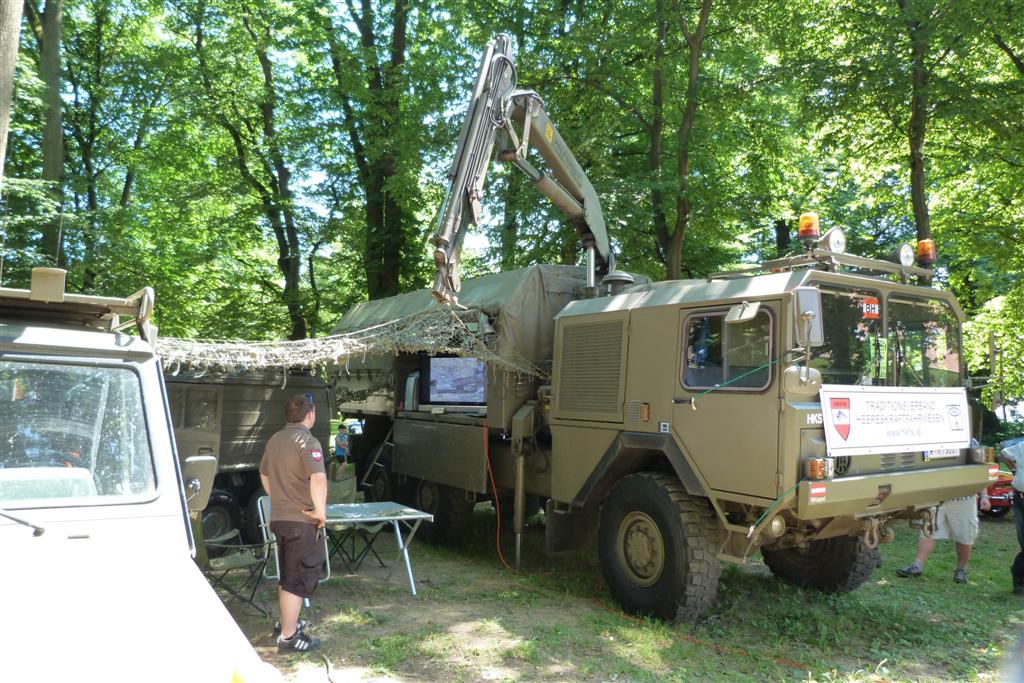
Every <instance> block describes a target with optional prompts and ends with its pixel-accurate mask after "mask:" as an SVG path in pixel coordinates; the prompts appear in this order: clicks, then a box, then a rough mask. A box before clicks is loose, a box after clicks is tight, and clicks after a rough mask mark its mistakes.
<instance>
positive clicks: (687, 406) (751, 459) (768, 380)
mask: <svg viewBox="0 0 1024 683" xmlns="http://www.w3.org/2000/svg"><path fill="white" fill-rule="evenodd" d="M754 309H755V310H756V312H755V313H753V314H750V311H749V310H748V311H746V312H744V313H743V314H742V315H737V310H736V308H735V307H733V310H732V313H731V314H730V308H728V307H716V308H706V309H683V310H681V311H680V313H679V326H680V349H679V355H678V356H679V367H678V372H677V373H676V382H675V392H674V401H673V415H672V428H673V430H674V432H675V435H676V438H677V439H678V440H679V442H680V443H681V444H682V447H683V450H684V451H685V452H686V453H687V454H688V455H689V456H690V457H691V458H692V459H693V462H694V464H695V465H696V466H697V468H698V469H699V470H700V472H701V474H702V475H703V477H704V479H705V481H707V483H708V485H709V486H710V487H711V488H712V489H714V490H716V491H721V492H727V493H735V494H740V495H745V496H754V497H759V498H775V497H776V496H777V495H778V491H777V489H778V471H779V467H778V465H779V462H778V450H779V444H778V441H779V398H778V396H779V389H778V372H777V367H776V366H777V363H772V359H773V358H774V357H775V356H777V355H778V348H777V345H778V342H777V338H778V321H779V320H780V315H779V311H778V309H777V307H775V306H774V305H773V304H771V303H768V302H762V303H760V304H755V305H754Z"/></svg>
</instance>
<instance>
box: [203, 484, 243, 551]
mask: <svg viewBox="0 0 1024 683" xmlns="http://www.w3.org/2000/svg"><path fill="white" fill-rule="evenodd" d="M241 519H242V511H241V509H240V508H239V505H238V499H237V498H235V497H234V495H232V494H231V493H229V492H228V491H225V490H224V489H214V490H213V491H212V492H211V493H210V502H209V503H207V505H206V509H205V510H203V538H204V539H206V540H207V541H209V540H211V539H214V538H217V537H218V536H223V535H224V534H226V533H227V532H229V531H231V530H232V529H238V528H239V524H240V523H241Z"/></svg>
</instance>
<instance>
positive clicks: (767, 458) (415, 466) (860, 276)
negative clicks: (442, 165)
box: [335, 36, 997, 619]
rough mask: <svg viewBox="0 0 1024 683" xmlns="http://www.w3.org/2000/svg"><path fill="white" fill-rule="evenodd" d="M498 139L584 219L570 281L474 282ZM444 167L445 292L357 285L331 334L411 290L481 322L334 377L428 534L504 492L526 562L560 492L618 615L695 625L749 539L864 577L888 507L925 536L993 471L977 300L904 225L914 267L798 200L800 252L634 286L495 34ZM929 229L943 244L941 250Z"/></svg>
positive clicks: (784, 561) (834, 577)
mask: <svg viewBox="0 0 1024 683" xmlns="http://www.w3.org/2000/svg"><path fill="white" fill-rule="evenodd" d="M515 123H519V124H521V128H519V129H516V128H514V127H513V124H515ZM531 131H532V133H531ZM495 144H498V145H499V147H498V150H497V152H496V153H494V154H493V155H492V149H493V146H494V145H495ZM531 148H533V149H536V150H537V151H538V152H539V153H540V155H541V156H542V157H543V158H544V160H545V162H547V166H548V168H549V169H550V173H548V172H545V171H542V170H539V169H537V168H535V167H534V166H533V165H532V164H530V163H529V162H528V161H527V160H526V158H525V155H526V152H527V150H529V149H531ZM492 156H493V158H494V159H496V160H497V161H499V162H507V163H511V164H513V165H514V166H515V167H517V168H519V169H520V170H522V171H523V172H524V173H526V174H527V175H528V176H529V177H530V179H531V180H532V181H533V182H534V186H535V187H536V188H537V189H538V191H540V192H541V193H543V194H544V195H546V196H548V197H549V198H551V200H552V201H553V202H554V203H555V204H556V206H558V207H559V208H560V209H562V210H563V211H565V213H566V215H567V216H568V217H569V219H570V221H571V222H572V223H574V224H575V225H576V227H577V229H578V231H579V234H580V237H581V241H582V243H583V246H584V249H585V254H586V265H585V266H584V267H583V268H582V269H579V270H575V271H573V272H574V273H576V275H575V280H573V286H572V287H569V286H562V282H561V281H560V280H558V279H556V278H553V277H552V278H549V277H548V275H547V274H548V273H554V272H558V273H568V272H569V271H568V270H564V269H555V270H549V269H551V268H552V267H551V266H540V267H536V268H534V269H526V270H524V271H518V272H513V273H502V274H499V275H491V276H484V277H482V278H479V279H478V280H472V281H468V282H466V283H465V286H464V287H463V286H462V283H461V282H460V280H459V277H458V260H459V254H460V251H461V245H462V240H463V238H464V235H465V232H466V229H467V227H468V226H469V225H471V224H475V223H476V222H477V219H478V216H479V215H480V214H481V212H480V198H481V192H482V189H483V184H484V178H485V174H486V169H487V166H488V163H489V161H490V160H491V158H492ZM450 179H451V183H450V185H449V188H448V194H447V195H446V198H445V201H444V204H443V205H442V209H441V212H440V217H439V220H438V227H437V231H436V232H435V234H434V237H433V238H432V240H431V241H432V243H433V245H434V246H435V255H434V257H435V264H436V276H435V281H434V286H433V289H432V294H433V301H431V300H430V299H429V298H428V294H427V293H426V292H415V293H412V294H405V295H401V296H397V297H392V298H390V299H384V300H380V301H373V302H369V303H365V304H361V305H359V306H357V307H356V308H354V309H353V310H352V311H351V312H350V313H349V314H348V315H346V316H345V317H344V318H343V319H342V321H341V323H340V325H339V327H338V328H337V329H336V331H337V332H346V331H350V330H354V329H357V328H367V327H371V326H374V325H378V326H380V325H385V324H388V325H392V326H394V325H400V324H401V323H402V321H403V320H409V321H416V320H418V319H417V318H416V317H415V315H413V313H412V312H413V311H415V310H421V311H423V312H424V313H422V314H421V315H429V314H430V312H431V311H443V310H449V311H451V314H452V315H454V316H456V317H458V319H459V321H469V322H465V323H464V324H465V328H466V329H465V331H464V332H463V334H464V335H465V336H466V337H467V338H470V337H471V338H472V339H470V341H471V342H472V343H467V344H466V345H465V352H464V353H460V352H459V351H458V349H455V353H454V357H445V356H443V355H442V356H439V355H438V354H437V353H433V354H431V353H426V352H425V353H399V354H397V355H394V356H388V357H383V358H376V359H367V360H366V361H365V362H364V363H359V362H356V361H352V362H350V364H349V367H348V368H347V370H346V372H344V373H339V375H338V378H337V383H336V389H335V391H336V395H337V396H338V397H339V400H340V401H342V410H343V412H344V413H345V414H346V415H359V416H362V417H364V418H365V420H366V424H365V426H364V433H363V436H362V438H361V441H360V443H359V444H358V447H357V448H355V449H354V455H355V457H356V458H357V459H359V461H360V467H359V469H360V470H361V479H362V480H363V481H365V482H366V483H367V484H368V485H371V486H370V489H369V491H370V494H371V495H372V496H381V495H391V496H395V497H399V498H401V499H404V500H408V501H409V502H411V503H412V504H413V505H414V506H416V507H418V508H421V509H424V510H427V511H429V512H431V513H433V515H434V523H433V525H432V526H431V527H430V528H429V529H427V530H426V535H427V536H428V538H431V539H432V540H435V541H438V542H445V543H459V542H462V541H464V540H465V535H466V532H467V524H466V522H467V520H468V516H469V515H470V513H471V510H472V507H473V505H474V504H475V502H477V501H479V500H486V499H492V500H496V501H498V502H499V504H500V502H501V501H502V500H505V501H514V502H513V504H512V507H513V509H514V520H513V528H514V531H515V533H516V557H517V562H518V558H519V554H520V548H521V537H522V532H523V520H524V518H525V517H526V515H527V513H528V512H530V511H531V510H532V509H533V506H534V502H533V501H536V500H538V499H540V500H545V501H546V503H545V511H546V515H545V534H546V544H547V547H548V549H549V550H550V551H561V550H566V549H570V548H573V547H576V546H580V545H584V544H586V543H587V542H588V541H591V540H593V541H594V542H595V543H596V547H597V552H598V554H599V557H600V562H601V568H602V572H603V574H604V577H605V580H606V582H607V583H608V586H609V589H610V591H611V593H612V594H613V595H614V596H615V598H616V599H617V600H618V602H619V603H620V604H621V605H622V606H623V607H624V608H625V609H626V610H628V611H630V612H635V613H639V614H648V615H653V616H656V617H660V618H665V619H677V618H678V619H690V618H694V617H696V616H698V615H699V614H701V613H702V612H703V611H704V610H705V609H706V608H707V607H708V605H709V604H710V603H711V601H712V600H713V598H714V595H715V591H716V588H717V583H718V576H719V571H720V569H719V567H720V562H721V561H729V562H745V561H746V560H747V559H748V558H750V557H752V556H754V555H755V554H756V553H758V552H760V554H761V555H762V556H763V557H764V560H765V563H766V564H767V565H768V567H769V569H770V570H771V571H772V572H773V573H774V574H775V575H776V576H779V577H781V578H783V579H786V580H790V581H793V582H796V583H799V584H803V585H807V586H812V587H815V588H819V589H821V590H825V591H847V590H852V589H854V588H856V587H857V586H859V585H860V584H861V583H863V582H864V581H865V580H866V579H867V577H868V575H869V574H870V573H871V571H872V569H873V568H874V567H875V566H876V563H877V557H878V555H877V552H878V551H877V547H878V544H879V543H883V542H886V541H888V540H891V539H892V533H893V532H892V529H891V526H890V525H891V524H892V522H894V521H895V520H898V519H906V520H910V521H911V522H913V523H914V524H916V525H917V526H919V527H921V528H923V529H924V530H925V531H926V532H928V531H930V529H931V528H932V523H933V520H934V507H935V506H936V505H937V504H938V503H940V502H941V501H943V500H946V499H949V498H953V497H957V496H963V495H969V494H973V493H975V492H976V491H978V490H980V489H981V488H983V487H985V486H986V485H987V484H988V483H989V482H990V481H992V480H994V479H995V476H996V472H997V467H996V466H995V465H994V464H988V463H986V462H985V451H984V449H980V448H979V449H973V448H971V447H970V429H969V424H970V423H969V419H968V418H969V416H968V407H967V400H966V392H965V390H964V389H963V384H964V359H963V353H962V340H961V335H960V327H961V323H962V322H963V320H964V316H963V313H962V311H961V310H960V307H959V306H958V305H957V302H956V301H955V300H954V298H953V296H952V295H951V294H949V293H948V292H943V291H939V290H937V289H935V288H933V287H931V286H930V278H931V274H932V272H931V270H930V269H928V268H926V267H919V266H915V265H914V257H915V254H914V251H913V250H912V249H911V248H910V246H909V245H904V248H903V249H901V250H900V253H899V262H888V261H882V260H876V259H868V258H862V257H858V256H854V255H850V254H846V253H844V252H845V238H844V236H843V234H842V232H841V231H840V230H838V229H833V230H830V231H828V232H827V233H826V234H824V235H821V234H820V228H819V225H818V220H817V216H816V215H813V214H807V215H805V216H802V217H801V220H800V238H801V242H802V244H803V246H804V251H803V253H800V254H797V255H795V256H792V257H786V258H781V259H778V260H776V261H772V262H769V263H765V264H763V265H759V266H755V267H751V268H749V269H747V270H746V271H743V272H733V273H722V274H718V275H713V276H711V277H708V278H706V279H695V280H674V281H668V282H657V283H642V282H639V283H635V282H634V278H632V277H631V276H629V275H628V274H625V273H620V272H618V271H616V270H615V268H614V256H613V254H612V252H611V249H610V245H609V241H608V238H607V235H606V234H605V231H604V219H603V217H602V215H601V210H600V204H599V202H598V200H597V196H596V193H594V191H593V187H591V185H590V183H589V181H588V180H587V179H586V176H585V174H584V173H583V171H582V169H581V168H580V165H579V164H578V163H577V161H576V159H575V158H574V157H573V156H572V154H571V152H570V151H569V149H568V147H567V145H566V144H565V141H564V140H563V139H562V138H561V137H560V136H559V135H558V133H557V131H555V130H554V127H553V125H552V123H551V121H550V120H549V119H548V117H547V115H546V114H545V113H544V109H543V102H542V100H541V99H540V97H539V96H538V95H537V94H536V93H533V92H531V91H524V90H516V89H515V69H514V66H513V65H512V59H511V47H510V41H509V40H508V39H507V37H505V36H499V38H498V39H496V40H495V41H494V42H493V43H491V44H490V45H488V47H487V50H486V51H485V53H484V57H483V60H482V62H481V66H480V73H479V76H478V78H477V82H476V87H475V89H474V92H473V96H472V98H471V100H470V105H469V109H468V114H467V117H466V121H465V123H464V125H463V130H462V136H461V137H460V140H459V146H458V149H457V150H456V154H455V161H454V163H453V167H452V171H451V173H450ZM918 247H919V257H920V258H919V261H920V263H921V264H922V265H928V264H930V263H931V262H932V261H933V260H934V245H933V244H931V243H929V242H922V243H921V244H919V245H918ZM568 279H571V278H567V281H568ZM531 283H532V284H531ZM550 283H553V284H550ZM570 289H571V290H572V291H571V292H570ZM474 316H475V319H476V322H475V323H473V322H471V321H472V320H473V319H474ZM410 324H412V323H411V322H410ZM452 324H453V325H454V324H456V323H454V322H453V323H452ZM460 324H461V323H460ZM481 344H482V345H483V347H484V348H486V350H487V353H484V354H481V353H480V352H479V349H480V348H481ZM410 348H411V347H410ZM424 348H425V346H424ZM474 349H475V350H474ZM411 350H415V349H412V348H411ZM426 350H427V351H429V348H427V349H426ZM487 354H491V355H490V356H489V357H488V356H487ZM462 356H468V357H462ZM485 357H486V358H485ZM482 358H483V359H485V360H486V361H487V362H486V363H484V362H483V360H481V359H482ZM481 363H483V364H481ZM547 367H550V375H546V374H545V370H546V368H547ZM342 397H346V398H342Z"/></svg>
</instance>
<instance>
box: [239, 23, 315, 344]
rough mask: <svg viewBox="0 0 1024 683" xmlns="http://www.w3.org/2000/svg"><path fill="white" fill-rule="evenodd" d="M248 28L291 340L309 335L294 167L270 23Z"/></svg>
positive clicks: (268, 207)
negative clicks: (282, 128)
mask: <svg viewBox="0 0 1024 683" xmlns="http://www.w3.org/2000/svg"><path fill="white" fill-rule="evenodd" d="M246 28H247V29H248V30H249V34H250V36H251V37H252V39H253V47H254V48H255V51H256V58H257V59H258V60H259V63H260V69H261V71H262V73H263V101H262V102H261V103H260V114H261V117H262V122H263V140H264V144H266V145H267V148H268V152H269V156H270V164H271V168H272V170H269V175H270V191H271V197H270V199H271V201H270V203H265V204H264V206H265V210H266V213H267V217H268V218H269V219H270V224H271V226H272V227H273V229H274V237H275V238H276V239H277V246H278V259H277V266H278V269H279V270H280V271H281V275H282V276H283V277H284V304H285V307H286V308H287V309H288V318H289V319H290V320H291V324H292V329H291V332H289V334H288V338H289V339H291V340H293V341H294V340H296V339H305V338H306V336H307V331H306V319H305V318H304V317H303V315H302V301H301V293H300V290H299V285H300V282H299V278H300V277H301V263H302V262H301V259H300V245H299V231H298V228H297V226H296V223H295V213H294V211H293V207H292V191H291V187H290V182H291V175H292V174H291V170H290V169H289V168H288V165H287V164H286V163H285V160H284V154H283V153H282V152H281V146H280V143H279V141H278V137H277V130H276V111H277V90H276V88H275V86H274V71H273V65H272V63H271V61H270V56H269V54H268V46H269V44H270V40H271V37H270V27H269V25H268V26H266V27H264V28H263V30H262V32H260V31H257V30H256V29H255V28H254V27H253V26H251V25H250V24H249V22H248V19H247V20H246Z"/></svg>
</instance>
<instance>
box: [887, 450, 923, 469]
mask: <svg viewBox="0 0 1024 683" xmlns="http://www.w3.org/2000/svg"><path fill="white" fill-rule="evenodd" d="M916 463H917V454H916V453H888V454H886V455H883V456H882V460H881V462H880V463H879V469H881V470H882V471H883V472H888V471H891V470H907V469H910V468H911V467H913V466H914V465H915V464H916Z"/></svg>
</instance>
